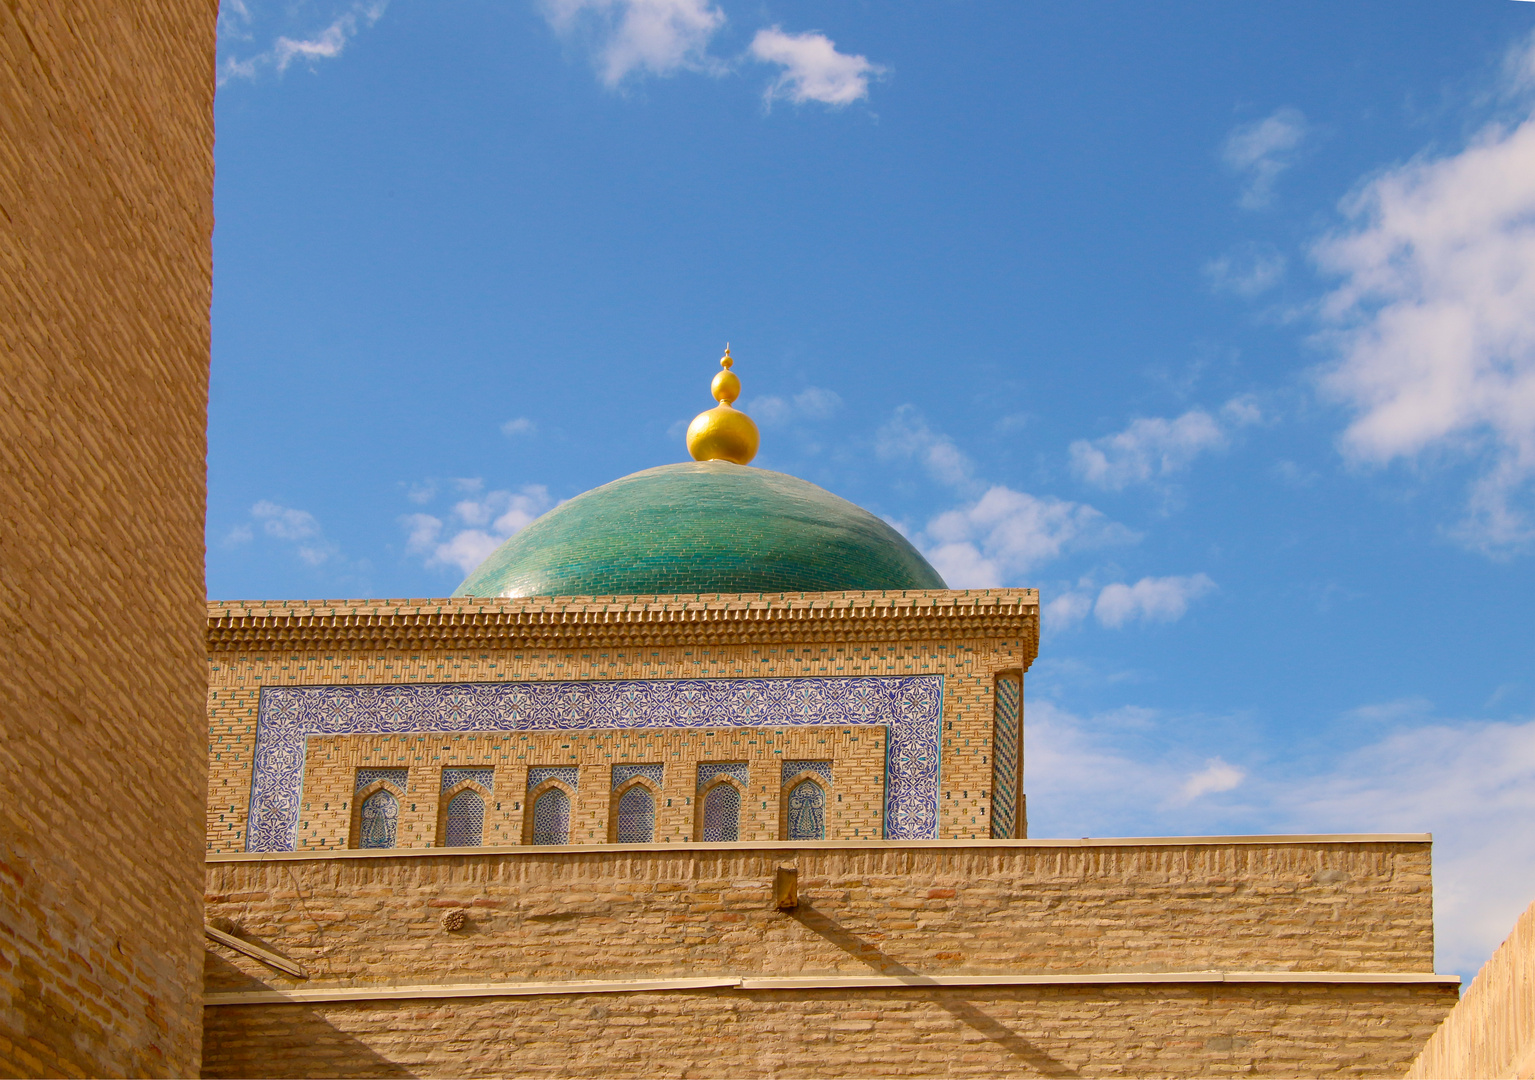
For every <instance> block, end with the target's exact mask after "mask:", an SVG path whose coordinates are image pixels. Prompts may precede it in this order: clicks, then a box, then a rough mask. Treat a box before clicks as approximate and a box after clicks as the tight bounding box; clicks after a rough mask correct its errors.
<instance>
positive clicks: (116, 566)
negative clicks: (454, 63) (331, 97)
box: [0, 0, 217, 1076]
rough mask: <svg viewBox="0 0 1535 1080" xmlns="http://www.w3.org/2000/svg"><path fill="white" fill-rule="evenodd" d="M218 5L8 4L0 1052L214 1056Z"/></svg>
mask: <svg viewBox="0 0 1535 1080" xmlns="http://www.w3.org/2000/svg"><path fill="white" fill-rule="evenodd" d="M216 17H217V4H215V3H214V2H212V0H97V2H93V3H87V4H80V3H66V2H60V0H10V2H7V3H5V4H0V71H3V72H4V77H3V79H0V207H3V215H0V505H3V506H4V507H5V522H4V527H3V528H0V654H3V656H4V664H3V672H0V1075H7V1076H39V1075H49V1076H51V1075H89V1076H121V1075H167V1074H168V1075H179V1076H185V1075H196V1073H197V1070H198V1053H199V1050H198V1048H199V1044H200V1039H201V1009H200V1007H199V1005H200V999H199V995H200V992H201V981H200V965H201V962H202V942H201V938H202V929H201V922H202V920H201V914H202V912H201V906H202V905H201V899H200V893H201V877H202V867H201V865H200V863H201V853H200V848H201V846H202V840H201V834H202V832H203V827H202V822H201V820H200V819H201V818H202V812H201V809H200V808H201V806H202V804H203V799H204V788H205V776H206V762H207V755H206V752H205V749H204V744H203V740H202V721H201V717H200V715H199V713H200V704H199V703H200V701H201V699H202V698H203V695H204V692H205V689H206V682H205V678H204V668H203V662H202V656H203V626H204V623H203V620H204V617H205V609H204V592H203V507H204V496H205V483H204V476H205V473H204V468H205V465H204V462H205V458H206V453H205V450H206V443H205V437H204V432H205V424H206V416H207V379H208V340H209V337H208V334H209V331H208V305H209V298H210V289H211V285H210V282H211V276H210V268H211V245H210V238H211V232H212V227H213V202H212V194H213V153H212V152H213V93H214V38H215V20H216Z"/></svg>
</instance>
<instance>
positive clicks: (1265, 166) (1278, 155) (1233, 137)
mask: <svg viewBox="0 0 1535 1080" xmlns="http://www.w3.org/2000/svg"><path fill="white" fill-rule="evenodd" d="M1308 130H1309V128H1308V125H1307V123H1306V117H1305V116H1304V115H1302V114H1301V112H1300V110H1298V109H1292V108H1288V107H1286V108H1282V109H1276V110H1275V111H1274V112H1273V113H1272V114H1271V115H1269V116H1267V117H1265V118H1264V119H1262V120H1259V121H1257V122H1255V123H1251V124H1243V125H1242V126H1240V127H1237V128H1235V129H1233V130H1232V132H1231V134H1230V135H1228V136H1227V137H1226V144H1225V146H1224V147H1223V148H1222V150H1221V157H1222V159H1223V160H1224V161H1225V162H1226V166H1227V167H1228V168H1229V169H1231V170H1232V171H1233V172H1235V173H1237V174H1239V175H1240V176H1241V177H1242V179H1243V187H1242V194H1241V196H1240V198H1238V200H1237V203H1238V205H1240V206H1241V207H1243V208H1244V209H1247V210H1261V209H1263V208H1264V207H1265V206H1268V205H1269V204H1270V203H1271V202H1273V200H1274V184H1275V182H1276V181H1277V180H1278V179H1279V174H1280V173H1282V172H1284V171H1285V170H1286V169H1288V168H1289V167H1290V166H1291V165H1293V164H1295V156H1296V152H1297V150H1299V148H1300V145H1301V143H1302V142H1303V141H1304V140H1305V138H1306V134H1307V132H1308Z"/></svg>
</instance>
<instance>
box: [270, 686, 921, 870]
mask: <svg viewBox="0 0 1535 1080" xmlns="http://www.w3.org/2000/svg"><path fill="white" fill-rule="evenodd" d="M942 712H943V677H942V676H941V675H911V676H905V677H898V676H864V677H850V678H824V679H817V678H797V679H655V680H638V681H630V682H618V681H593V682H563V683H557V682H520V683H424V684H416V685H406V686H399V685H395V686H268V687H263V688H262V691H261V704H260V707H259V710H258V713H257V724H256V751H255V767H254V769H253V771H252V776H251V799H250V821H249V827H248V829H247V831H246V843H245V849H246V850H247V851H292V850H294V848H295V847H296V846H297V834H298V818H299V806H300V799H301V796H302V792H303V784H304V757H305V749H306V741H307V740H308V739H309V737H310V736H312V735H383V734H397V733H402V732H415V731H433V732H447V731H454V732H471V731H474V732H485V731H500V732H508V733H510V732H521V731H576V730H585V729H593V728H596V729H602V728H623V729H637V728H706V727H714V728H721V727H798V726H823V727H838V726H852V725H882V726H884V727H885V728H886V729H887V731H888V732H889V737H888V739H887V742H886V756H885V836H886V838H887V839H891V840H918V839H931V838H934V837H936V836H937V834H938V776H939V747H940V743H939V737H940V727H941V717H942Z"/></svg>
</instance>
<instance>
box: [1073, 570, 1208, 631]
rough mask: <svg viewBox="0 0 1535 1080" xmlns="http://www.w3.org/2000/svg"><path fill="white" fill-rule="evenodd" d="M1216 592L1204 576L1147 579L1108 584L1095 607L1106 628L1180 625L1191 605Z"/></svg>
mask: <svg viewBox="0 0 1535 1080" xmlns="http://www.w3.org/2000/svg"><path fill="white" fill-rule="evenodd" d="M1214 590H1215V582H1213V581H1211V580H1210V579H1209V578H1208V577H1207V576H1206V575H1204V574H1194V575H1192V576H1190V577H1160V578H1157V577H1143V578H1141V579H1140V580H1139V581H1137V582H1136V583H1135V584H1134V585H1124V584H1119V583H1116V584H1113V585H1105V586H1104V587H1103V591H1102V592H1100V593H1099V594H1098V602H1097V603H1096V604H1094V605H1093V614H1094V615H1095V616H1096V617H1097V619H1098V621H1099V622H1100V623H1102V624H1103V625H1104V626H1107V627H1110V628H1112V629H1117V628H1119V627H1121V626H1124V625H1125V624H1126V623H1130V622H1136V621H1139V622H1176V621H1177V620H1179V619H1181V618H1183V616H1184V615H1185V614H1186V613H1187V612H1188V609H1189V604H1190V602H1192V601H1194V600H1197V599H1199V598H1200V597H1202V596H1206V595H1208V594H1209V593H1211V592H1213V591H1214Z"/></svg>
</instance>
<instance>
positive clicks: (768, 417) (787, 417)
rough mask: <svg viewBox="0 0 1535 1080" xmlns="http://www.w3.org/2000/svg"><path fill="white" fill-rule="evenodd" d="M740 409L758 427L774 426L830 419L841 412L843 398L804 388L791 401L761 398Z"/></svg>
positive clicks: (827, 391)
mask: <svg viewBox="0 0 1535 1080" xmlns="http://www.w3.org/2000/svg"><path fill="white" fill-rule="evenodd" d="M742 408H743V411H744V412H746V413H748V414H750V415H751V416H752V417H753V418H755V419H756V420H757V421H758V422H759V423H763V424H774V425H777V424H787V423H791V422H793V421H795V420H826V419H829V418H830V417H832V416H834V415H835V414H836V412H837V410H838V409H840V408H842V398H841V396H840V395H838V394H837V392H836V391H835V390H825V389H822V388H821V387H819V386H807V387H806V388H805V389H803V390H801V391H800V392H799V393H797V394H795V395H794V396H793V397H792V398H782V397H776V396H769V397H760V398H755V399H754V400H752V401H751V402H749V403H747V404H746V405H744V406H743V407H742Z"/></svg>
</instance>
